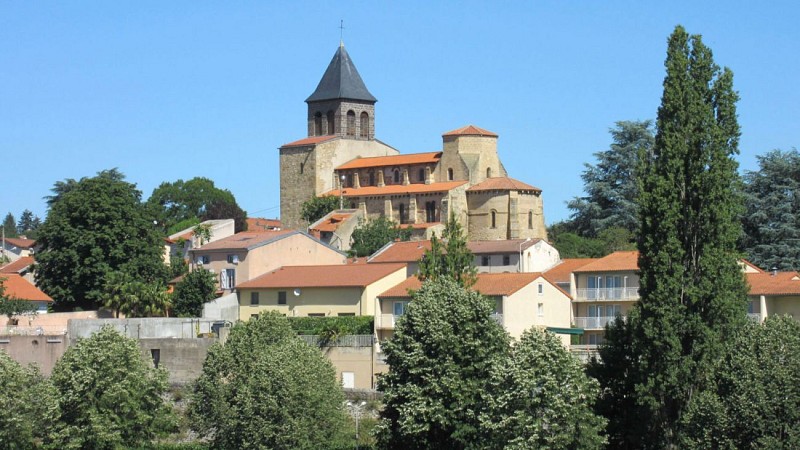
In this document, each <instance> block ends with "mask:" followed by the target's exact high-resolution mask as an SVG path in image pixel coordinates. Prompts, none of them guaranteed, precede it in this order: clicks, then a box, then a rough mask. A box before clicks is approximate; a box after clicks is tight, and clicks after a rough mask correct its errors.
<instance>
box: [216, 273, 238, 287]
mask: <svg viewBox="0 0 800 450" xmlns="http://www.w3.org/2000/svg"><path fill="white" fill-rule="evenodd" d="M219 286H220V288H222V289H233V287H234V286H236V269H225V270H223V271H222V272H220V273H219Z"/></svg>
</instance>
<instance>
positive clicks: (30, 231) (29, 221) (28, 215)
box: [17, 209, 42, 239]
mask: <svg viewBox="0 0 800 450" xmlns="http://www.w3.org/2000/svg"><path fill="white" fill-rule="evenodd" d="M41 224H42V221H41V220H40V219H39V218H38V217H37V216H34V215H33V212H32V211H31V210H30V209H26V210H25V211H22V215H20V216H19V221H18V222H17V232H18V233H19V234H24V235H25V236H27V237H28V238H29V239H36V230H37V229H38V228H39V226H40V225H41Z"/></svg>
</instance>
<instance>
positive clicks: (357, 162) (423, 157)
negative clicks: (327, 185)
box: [336, 151, 442, 170]
mask: <svg viewBox="0 0 800 450" xmlns="http://www.w3.org/2000/svg"><path fill="white" fill-rule="evenodd" d="M441 157H442V152H441V151H436V152H424V153H406V154H402V155H386V156H364V157H358V158H355V159H351V160H350V161H348V162H346V163H344V164H342V165H340V166H338V167H336V170H348V169H363V168H367V167H384V166H401V165H408V164H435V163H436V162H438V161H439V159H440V158H441Z"/></svg>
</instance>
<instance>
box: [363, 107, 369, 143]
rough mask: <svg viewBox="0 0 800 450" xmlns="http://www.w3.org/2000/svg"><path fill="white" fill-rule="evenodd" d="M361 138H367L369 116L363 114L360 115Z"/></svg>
mask: <svg viewBox="0 0 800 450" xmlns="http://www.w3.org/2000/svg"><path fill="white" fill-rule="evenodd" d="M361 137H363V138H368V137H369V114H367V113H365V112H362V113H361Z"/></svg>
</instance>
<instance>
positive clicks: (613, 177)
mask: <svg viewBox="0 0 800 450" xmlns="http://www.w3.org/2000/svg"><path fill="white" fill-rule="evenodd" d="M609 132H610V133H611V138H612V143H611V146H610V147H609V149H608V150H604V151H601V152H597V153H595V154H594V156H595V157H596V158H597V164H596V165H592V164H586V170H584V171H583V174H582V175H581V178H582V179H583V183H584V188H583V189H584V191H585V192H586V196H584V197H576V198H575V199H573V200H572V201H570V202H569V203H568V205H567V206H568V208H569V209H571V210H572V211H573V213H572V217H571V221H570V225H571V229H572V230H571V231H573V232H576V233H577V234H578V235H580V236H584V237H597V236H598V235H599V234H600V232H602V231H603V230H606V229H609V228H622V229H625V230H628V231H629V232H630V233H631V234H632V233H634V232H635V231H636V228H637V226H638V223H637V220H638V219H637V216H636V198H637V196H638V192H637V191H638V189H637V183H636V180H637V174H636V167H637V165H638V161H639V155H640V154H644V155H647V154H649V153H650V152H651V151H652V148H653V143H654V138H653V127H652V122H651V121H649V120H644V121H620V122H617V123H616V124H615V127H614V128H611V129H610V130H609Z"/></svg>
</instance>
